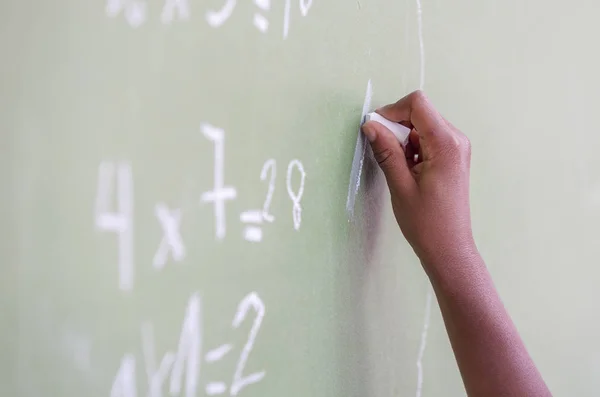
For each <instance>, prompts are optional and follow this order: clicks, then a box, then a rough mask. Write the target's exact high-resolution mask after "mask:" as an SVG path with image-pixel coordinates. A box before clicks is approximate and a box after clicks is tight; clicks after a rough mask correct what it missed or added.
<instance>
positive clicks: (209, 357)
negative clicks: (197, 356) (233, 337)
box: [204, 343, 233, 363]
mask: <svg viewBox="0 0 600 397" xmlns="http://www.w3.org/2000/svg"><path fill="white" fill-rule="evenodd" d="M232 348H233V346H232V345H231V344H229V343H225V344H224V345H221V346H219V347H217V348H215V349H212V350H210V351H209V352H208V353H206V355H205V356H204V361H206V362H207V363H214V362H215V361H219V360H221V359H222V358H223V357H225V355H226V354H227V353H229V352H230V351H231V349H232Z"/></svg>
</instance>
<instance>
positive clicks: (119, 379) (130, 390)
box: [110, 354, 137, 397]
mask: <svg viewBox="0 0 600 397" xmlns="http://www.w3.org/2000/svg"><path fill="white" fill-rule="evenodd" d="M110 397H137V389H136V385H135V357H134V356H133V355H132V354H126V355H125V356H124V357H123V358H122V359H121V366H120V367H119V370H118V371H117V375H116V376H115V379H114V380H113V384H112V387H111V389H110Z"/></svg>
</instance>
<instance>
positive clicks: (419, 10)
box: [416, 0, 425, 90]
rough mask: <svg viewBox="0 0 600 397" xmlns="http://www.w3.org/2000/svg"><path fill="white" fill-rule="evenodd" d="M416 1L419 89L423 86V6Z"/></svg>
mask: <svg viewBox="0 0 600 397" xmlns="http://www.w3.org/2000/svg"><path fill="white" fill-rule="evenodd" d="M416 1H417V27H418V33H419V51H420V52H419V56H420V77H419V89H421V90H422V89H423V87H424V86H425V46H424V45H423V7H422V6H421V0H416Z"/></svg>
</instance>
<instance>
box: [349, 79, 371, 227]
mask: <svg viewBox="0 0 600 397" xmlns="http://www.w3.org/2000/svg"><path fill="white" fill-rule="evenodd" d="M372 97H373V86H372V84H371V80H370V79H369V81H368V83H367V92H366V93H365V101H364V102H363V109H362V114H361V116H360V123H361V125H360V126H359V127H358V135H357V137H356V147H355V148H354V157H353V159H352V168H351V169H350V184H349V186H348V197H347V198H346V212H347V213H348V218H349V220H351V219H353V218H354V202H355V201H356V194H357V193H358V189H359V188H360V178H361V176H362V167H363V163H364V160H365V151H366V149H367V146H366V142H365V141H366V139H365V136H364V134H363V133H362V131H361V126H362V123H363V121H365V116H366V114H367V113H368V112H369V109H370V107H371V98H372Z"/></svg>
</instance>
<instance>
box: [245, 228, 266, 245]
mask: <svg viewBox="0 0 600 397" xmlns="http://www.w3.org/2000/svg"><path fill="white" fill-rule="evenodd" d="M244 239H245V240H246V241H250V242H253V243H259V242H261V241H262V229H261V228H260V227H256V226H248V227H246V228H245V229H244Z"/></svg>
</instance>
